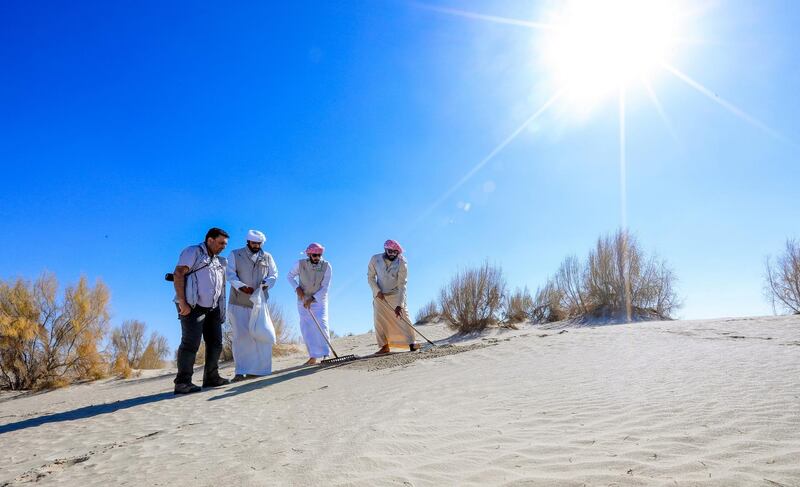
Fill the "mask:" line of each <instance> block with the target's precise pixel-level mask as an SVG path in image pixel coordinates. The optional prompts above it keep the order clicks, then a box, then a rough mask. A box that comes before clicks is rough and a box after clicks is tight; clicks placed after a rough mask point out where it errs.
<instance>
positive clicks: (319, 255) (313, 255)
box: [310, 254, 322, 257]
mask: <svg viewBox="0 0 800 487" xmlns="http://www.w3.org/2000/svg"><path fill="white" fill-rule="evenodd" d="M310 255H311V257H322V254H310Z"/></svg>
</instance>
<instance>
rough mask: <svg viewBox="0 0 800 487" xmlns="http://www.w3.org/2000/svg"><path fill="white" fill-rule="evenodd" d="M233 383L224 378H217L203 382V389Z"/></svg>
mask: <svg viewBox="0 0 800 487" xmlns="http://www.w3.org/2000/svg"><path fill="white" fill-rule="evenodd" d="M230 383H231V381H229V380H228V379H223V378H222V377H217V378H216V379H211V380H209V381H203V387H219V386H226V385H228V384H230Z"/></svg>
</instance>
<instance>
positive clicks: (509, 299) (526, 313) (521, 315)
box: [503, 287, 533, 323]
mask: <svg viewBox="0 0 800 487" xmlns="http://www.w3.org/2000/svg"><path fill="white" fill-rule="evenodd" d="M532 308H533V298H532V297H531V293H530V292H529V291H528V288H527V287H526V288H525V289H517V290H516V291H514V293H512V294H509V295H508V296H506V298H505V303H504V306H503V319H504V320H505V321H506V322H507V323H521V322H523V321H526V320H528V319H529V318H530V312H531V309H532Z"/></svg>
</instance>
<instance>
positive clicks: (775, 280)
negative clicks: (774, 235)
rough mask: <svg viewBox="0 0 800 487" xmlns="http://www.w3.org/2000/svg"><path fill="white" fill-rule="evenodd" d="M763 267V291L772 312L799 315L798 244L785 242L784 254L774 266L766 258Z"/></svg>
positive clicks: (799, 250) (799, 264) (799, 268)
mask: <svg viewBox="0 0 800 487" xmlns="http://www.w3.org/2000/svg"><path fill="white" fill-rule="evenodd" d="M765 267H766V272H765V275H764V279H765V284H764V291H765V293H766V295H767V298H768V299H770V301H771V302H772V308H773V310H775V311H776V312H777V310H778V309H783V310H785V311H788V312H790V313H795V314H800V244H799V243H798V242H797V241H796V240H787V241H786V248H785V249H784V252H783V253H782V254H781V255H779V256H778V257H777V259H776V260H775V263H774V264H773V263H772V262H771V259H770V258H769V257H767V260H766V262H765Z"/></svg>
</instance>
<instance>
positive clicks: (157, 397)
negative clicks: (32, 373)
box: [0, 366, 334, 435]
mask: <svg viewBox="0 0 800 487" xmlns="http://www.w3.org/2000/svg"><path fill="white" fill-rule="evenodd" d="M325 368H328V369H330V368H334V367H325ZM320 370H324V369H323V368H322V367H314V366H311V367H309V366H297V367H289V368H287V369H282V370H277V371H275V372H273V374H272V375H269V376H267V377H263V378H260V379H254V380H251V381H247V382H245V383H242V384H237V385H235V386H233V387H227V388H225V389H221V390H220V392H222V394H220V395H216V396H214V397H211V398H209V399H208V400H209V401H215V400H218V399H226V398H229V397H233V396H236V395H239V394H242V393H245V392H250V391H253V390H257V389H262V388H264V387H269V386H272V385H275V384H280V383H281V382H286V381H288V380H291V379H296V378H299V377H304V376H307V375H311V374H314V373H316V372H319V371H320ZM149 379H150V378H148V379H145V380H149ZM200 394H202V393H200ZM193 396H194V394H190V395H189V396H188V397H193ZM180 397H186V396H175V395H174V394H173V393H172V391H169V392H159V393H156V394H150V395H147V396H140V397H132V398H129V399H123V400H121V401H116V402H112V403H107V404H95V405H91V406H84V407H82V408H78V409H73V410H71V411H64V412H60V413H52V414H46V415H44V416H37V417H35V418H28V419H24V420H22V421H17V422H15V423H8V424H4V425H0V435H2V434H4V433H11V432H13V431H19V430H24V429H27V428H34V427H36V426H42V425H45V424H50V423H60V422H64V421H76V420H80V419H88V418H93V417H95V416H101V415H103V414H110V413H114V412H117V411H121V410H123V409H129V408H132V407H136V406H143V405H145V404H151V403H154V402H158V401H163V400H165V399H179V398H180Z"/></svg>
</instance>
